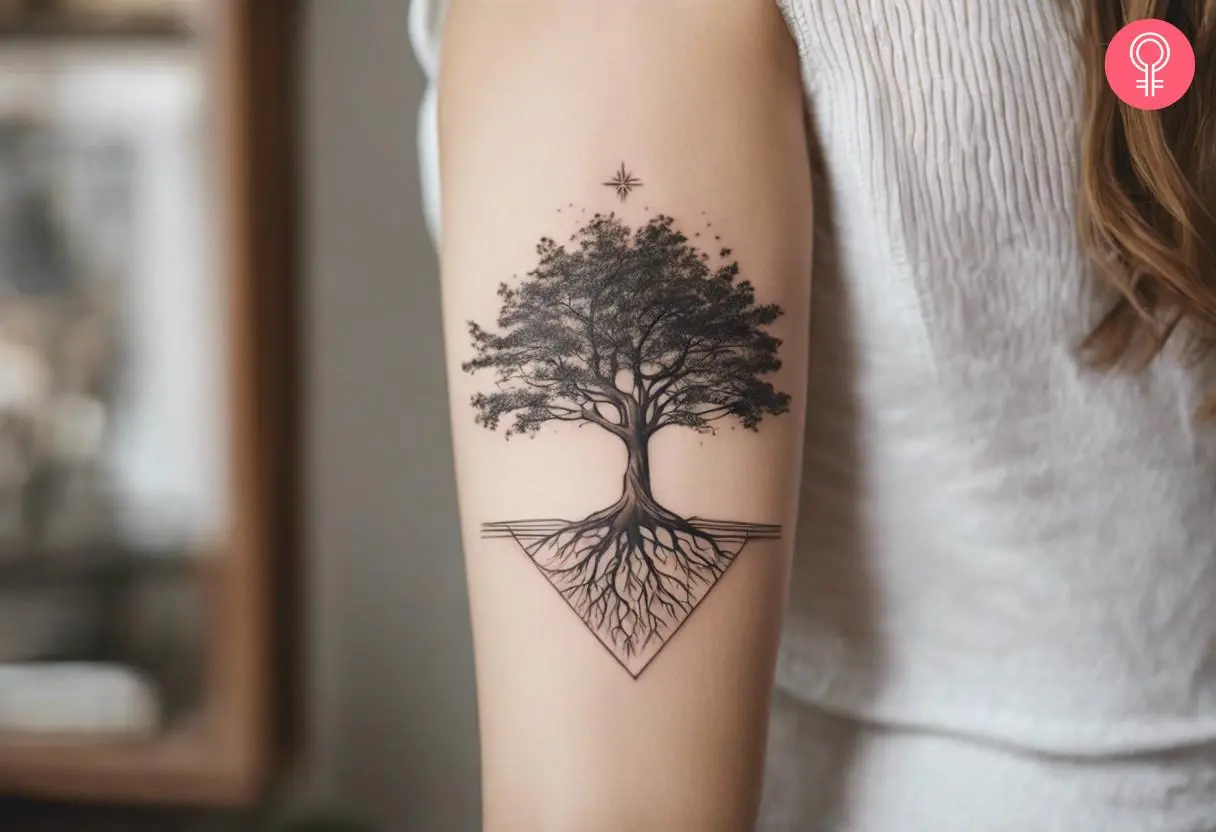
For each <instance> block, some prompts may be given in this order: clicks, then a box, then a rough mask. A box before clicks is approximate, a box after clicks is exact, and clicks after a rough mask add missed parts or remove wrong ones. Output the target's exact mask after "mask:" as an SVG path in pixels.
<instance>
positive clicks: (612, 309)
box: [440, 0, 810, 832]
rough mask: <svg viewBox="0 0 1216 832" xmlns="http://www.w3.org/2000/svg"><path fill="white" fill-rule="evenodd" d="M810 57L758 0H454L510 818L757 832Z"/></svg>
mask: <svg viewBox="0 0 1216 832" xmlns="http://www.w3.org/2000/svg"><path fill="white" fill-rule="evenodd" d="M795 65H796V62H795V60H794V56H793V54H792V47H791V46H790V45H789V44H788V43H787V41H786V37H785V32H784V28H783V25H782V23H781V21H780V18H779V16H778V14H777V13H776V11H775V10H774V9H772V8H771V7H770V6H769V4H768V2H765V0H754V2H753V1H750V0H749V2H744V0H715V2H707V1H706V0H682V2H676V0H671V1H670V2H665V3H654V2H647V0H624V1H623V2H618V3H614V4H591V3H577V4H576V3H569V2H516V3H502V2H488V0H487V2H477V0H464V2H460V1H459V0H458V1H457V2H455V3H454V4H453V9H452V11H451V13H450V17H449V21H448V30H447V37H446V39H445V44H444V67H443V74H442V87H441V100H440V108H441V129H442V151H441V159H442V164H443V182H444V191H443V195H444V216H443V272H444V307H445V319H446V322H445V323H446V330H447V338H448V343H447V348H448V363H449V373H450V379H451V394H452V411H453V426H454V433H455V437H456V447H457V466H458V480H459V485H460V494H461V510H462V523H463V531H464V536H465V541H466V549H467V556H468V568H469V583H470V593H471V602H472V608H473V616H474V629H475V636H476V639H477V665H478V679H479V688H480V690H479V698H480V704H481V720H482V722H481V727H482V738H483V747H484V751H483V758H484V779H485V795H486V818H487V828H489V829H495V830H498V829H501V830H517V829H528V830H540V832H545V830H555V831H560V832H565V830H571V829H578V830H580V832H584V830H586V832H594V830H600V829H603V830H613V832H616V831H617V830H635V829H636V830H686V829H687V830H697V832H702V830H719V829H721V830H736V829H740V830H741V829H746V828H748V827H749V826H750V824H751V823H752V817H753V815H754V812H755V804H756V800H757V797H758V793H759V778H760V769H761V755H762V749H763V743H764V730H765V725H766V714H767V709H768V697H769V691H770V686H771V677H772V666H773V661H774V652H775V646H776V641H777V628H778V624H779V619H780V615H781V609H782V606H783V603H784V593H785V575H786V567H787V562H788V553H789V547H790V543H791V539H792V535H793V518H794V511H793V508H794V501H795V498H796V494H797V491H798V469H799V465H798V460H799V458H800V437H801V432H802V426H803V408H804V403H805V395H804V393H805V391H804V384H805V374H806V362H805V350H806V321H807V309H808V303H809V291H810V287H809V228H810V218H809V214H810V199H809V190H810V189H809V177H808V174H807V169H806V160H805V144H804V135H803V123H802V117H801V104H800V101H801V99H800V95H799V91H798V83H797V74H796V69H794V67H795ZM622 161H623V162H624V171H622V170H621V164H622ZM614 181H615V182H616V184H614V185H606V184H605V183H607V182H614ZM542 238H550V239H551V240H552V242H541V243H540V245H539V246H538V242H539V241H541V239H542ZM499 284H505V286H506V290H505V292H500V291H499V289H498V287H499ZM470 321H471V322H473V323H474V324H475V326H473V327H472V328H470V326H469V322H470ZM487 428H489V429H487ZM512 433H517V434H518V435H513V436H510V439H509V441H507V436H506V435H507V434H512ZM710 590H712V593H711V592H710ZM677 630H678V633H677Z"/></svg>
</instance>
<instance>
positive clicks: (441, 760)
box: [0, 0, 480, 832]
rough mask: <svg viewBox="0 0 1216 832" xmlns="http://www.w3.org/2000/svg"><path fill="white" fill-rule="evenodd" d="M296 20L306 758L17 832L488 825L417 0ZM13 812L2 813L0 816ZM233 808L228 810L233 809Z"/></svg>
mask: <svg viewBox="0 0 1216 832" xmlns="http://www.w3.org/2000/svg"><path fill="white" fill-rule="evenodd" d="M304 6H305V14H304V31H303V32H302V33H301V44H300V46H301V49H300V60H301V66H300V67H299V71H300V80H301V84H300V88H301V90H302V96H303V101H302V102H301V103H302V106H301V108H300V111H301V117H300V118H301V121H300V125H299V131H300V150H301V177H302V182H301V183H300V192H301V193H302V195H303V199H304V203H303V205H302V206H301V211H300V221H301V228H300V234H299V240H300V246H301V251H300V263H301V265H302V272H303V273H302V279H303V281H304V304H303V306H304V309H305V310H306V312H305V314H306V319H305V321H304V322H303V323H304V334H305V342H306V354H305V356H304V361H303V367H304V374H305V378H304V388H305V414H304V420H305V424H306V439H305V444H306V448H305V453H306V457H307V459H306V472H307V473H306V483H305V488H304V493H305V505H304V507H303V511H302V515H303V517H304V523H305V529H304V542H305V549H306V551H305V553H304V554H305V557H306V560H307V562H306V570H307V574H306V578H307V585H306V596H307V597H306V599H305V600H306V608H307V622H306V623H307V632H306V633H304V634H303V636H304V637H305V638H306V639H307V644H306V647H305V651H304V652H305V653H306V655H307V666H306V669H305V682H304V683H305V685H306V688H307V689H306V690H303V691H301V695H302V696H303V697H304V698H305V702H306V705H305V711H306V714H307V723H308V736H307V737H305V740H306V742H305V747H304V752H305V753H304V754H303V755H302V757H301V758H300V759H299V760H298V761H297V762H296V764H295V765H294V766H293V768H292V770H291V771H290V772H289V773H288V776H287V777H286V779H285V782H284V784H283V789H282V790H281V792H280V793H278V794H276V795H275V798H276V799H275V801H274V803H275V804H276V806H275V807H273V809H272V810H268V811H267V812H265V813H259V814H260V815H263V817H262V818H260V819H258V820H256V821H255V822H254V823H253V824H252V825H251V824H249V823H247V822H246V821H245V819H234V818H232V817H231V816H228V815H225V814H214V813H194V812H180V811H170V812H159V811H158V812H144V811H139V812H135V811H122V810H101V809H95V808H94V809H88V808H54V807H41V806H39V807H29V806H24V805H22V806H20V807H17V808H14V807H13V806H3V805H0V809H2V810H4V811H3V812H0V821H3V818H4V817H9V818H12V817H16V816H17V815H14V814H12V813H11V812H10V810H11V811H19V813H20V817H22V818H23V820H21V821H19V822H18V824H19V825H18V827H10V826H6V825H5V823H4V822H0V828H2V829H4V830H6V832H7V830H8V829H10V828H12V829H13V832H43V830H48V831H49V830H53V831H54V832H60V830H71V831H72V832H145V830H146V831H147V832H153V830H155V832H195V830H199V832H201V831H202V830H206V832H219V830H224V832H228V830H233V829H240V830H242V832H243V830H245V829H257V830H261V829H263V828H270V826H269V825H268V816H270V815H275V814H279V811H278V810H279V809H280V808H283V807H280V806H278V805H277V804H280V803H282V804H284V806H285V808H286V810H287V812H286V814H289V815H297V814H298V815H305V814H308V813H310V812H311V811H313V810H314V809H325V810H332V812H333V813H334V814H335V815H338V816H346V815H349V816H351V817H357V818H363V819H366V820H367V821H369V822H371V823H372V827H371V828H372V829H373V830H375V831H376V832H414V831H415V830H417V831H418V832H474V830H477V829H478V828H479V827H480V820H479V818H480V807H479V803H478V791H479V781H478V762H477V725H476V712H475V699H474V680H473V664H472V651H471V641H470V632H469V623H468V608H467V602H466V598H465V588H464V576H463V565H462V562H461V554H460V546H459V537H458V531H457V514H456V501H455V484H454V481H453V474H452V460H451V450H450V438H449V429H448V423H447V408H446V398H445V397H446V390H445V385H444V379H443V370H442V353H441V331H440V314H439V313H440V308H439V283H438V276H437V266H436V260H435V255H434V252H433V249H432V245H431V241H430V239H429V237H428V236H427V233H426V230H425V227H424V221H423V217H422V213H421V210H420V197H419V190H418V188H419V185H418V173H417V162H416V137H415V134H416V110H417V106H418V103H419V99H420V97H421V95H422V91H423V84H424V80H423V76H422V73H421V71H420V70H419V68H418V66H417V64H416V63H415V62H414V59H413V56H412V54H411V51H410V44H409V40H408V32H407V25H406V24H407V14H408V2H407V0H306V2H305V3H304ZM6 813H7V814H6ZM234 820H236V821H237V822H236V823H234Z"/></svg>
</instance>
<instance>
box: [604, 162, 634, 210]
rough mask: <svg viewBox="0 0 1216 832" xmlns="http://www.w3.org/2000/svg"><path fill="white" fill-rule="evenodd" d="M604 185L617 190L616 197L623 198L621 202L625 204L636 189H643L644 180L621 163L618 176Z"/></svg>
mask: <svg viewBox="0 0 1216 832" xmlns="http://www.w3.org/2000/svg"><path fill="white" fill-rule="evenodd" d="M604 185H605V186H606V187H609V188H615V189H616V195H617V196H618V197H620V198H621V202H624V201H625V200H626V199H627V198H628V197H629V194H630V192H632V191H633V189H634V188H640V187H642V180H641V179H638V178H637V177H636V176H634V175H633V174H632V173H630V172H629V171H627V170H625V163H624V162H621V169H620V170H619V171H617V172H616V176H614V177H612V178H611V179H609V180H608V181H607V182H605V183H604Z"/></svg>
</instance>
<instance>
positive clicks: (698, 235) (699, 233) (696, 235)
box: [692, 231, 701, 237]
mask: <svg viewBox="0 0 1216 832" xmlns="http://www.w3.org/2000/svg"><path fill="white" fill-rule="evenodd" d="M692 236H694V237H700V236H701V232H700V231H698V232H697V233H696V234H693V235H692Z"/></svg>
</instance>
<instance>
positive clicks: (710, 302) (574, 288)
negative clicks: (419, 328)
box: [464, 214, 789, 442]
mask: <svg viewBox="0 0 1216 832" xmlns="http://www.w3.org/2000/svg"><path fill="white" fill-rule="evenodd" d="M537 255H538V256H539V262H538V265H537V266H536V268H535V269H533V270H532V271H530V272H528V273H527V274H526V275H525V277H524V278H523V279H522V280H519V281H518V282H516V283H515V285H509V284H506V283H504V284H502V285H501V287H500V288H499V290H498V296H499V298H500V299H501V302H502V306H501V311H500V313H499V315H498V320H497V331H490V330H487V329H485V328H483V327H482V326H480V325H479V324H477V323H476V322H470V323H469V334H470V336H471V338H472V342H473V347H474V350H475V356H474V358H473V359H472V360H470V361H468V362H467V363H465V364H464V370H465V371H466V372H476V371H479V370H493V371H494V372H495V376H496V385H495V388H496V389H494V390H493V391H492V392H483V393H477V394H475V395H474V396H473V398H472V404H473V407H474V408H475V410H476V411H477V421H478V423H479V424H482V425H484V426H485V427H487V428H490V429H491V430H493V429H496V428H498V427H499V425H500V424H503V423H504V421H505V422H506V433H507V435H508V436H510V435H514V434H535V433H536V432H537V431H538V430H540V429H541V427H542V426H544V425H546V424H548V423H550V422H590V423H593V424H596V425H598V426H599V427H601V428H603V429H605V430H607V431H609V432H611V433H613V434H615V435H617V436H618V437H620V438H621V439H623V440H625V441H626V442H637V441H639V440H640V441H643V442H644V441H645V440H648V439H649V438H650V436H652V435H653V434H655V433H656V432H658V431H660V430H662V429H663V428H665V427H669V426H680V427H686V428H691V429H693V430H696V431H699V432H707V431H712V430H713V428H714V425H715V423H717V422H719V421H720V420H723V419H728V418H730V419H734V420H737V422H738V423H739V424H741V425H742V426H743V427H745V428H748V429H750V430H755V429H756V426H757V425H758V424H759V423H760V421H761V419H762V418H763V417H764V416H765V415H770V414H771V415H776V414H780V413H783V412H785V411H786V410H788V407H789V396H788V395H786V394H785V393H781V392H779V391H777V390H776V389H775V388H774V387H773V385H772V384H771V383H769V382H768V381H766V380H765V378H764V377H765V376H767V375H769V374H771V373H773V372H775V371H777V370H778V369H779V368H780V367H781V361H780V359H779V358H778V355H777V351H778V347H779V346H780V341H779V340H778V339H777V338H775V337H774V336H772V335H771V334H769V333H768V332H767V331H766V327H767V326H768V325H769V324H771V323H772V322H773V321H775V320H776V319H777V318H778V317H779V316H780V315H781V309H780V308H779V307H778V306H777V305H775V304H766V305H757V304H756V301H755V292H754V290H753V288H752V285H751V284H750V283H749V282H748V281H747V280H743V279H740V277H739V266H738V264H737V263H736V262H733V261H729V262H728V260H727V258H729V255H730V251H729V250H728V249H722V250H721V252H720V257H719V258H718V259H717V261H716V264H715V263H711V260H710V258H709V255H707V254H705V253H703V252H701V251H699V250H698V249H697V248H696V247H695V246H694V245H692V244H691V243H690V241H689V240H688V238H687V237H686V236H685V235H684V234H682V233H680V232H679V231H678V230H677V229H676V228H675V225H674V222H673V220H672V219H671V218H670V217H667V216H658V217H655V218H654V219H652V220H651V221H650V222H648V223H646V224H645V225H643V226H641V227H639V228H638V229H637V230H636V231H632V230H631V229H630V228H629V227H627V226H626V225H625V224H624V223H623V222H622V221H621V220H620V219H618V218H617V217H616V216H615V215H612V214H608V215H602V214H597V215H595V216H594V217H593V218H592V219H591V221H590V222H589V223H588V224H587V225H586V226H585V227H584V228H582V229H581V230H580V231H579V232H578V233H577V234H575V235H574V237H573V238H572V241H571V245H570V246H568V247H567V246H564V245H559V244H558V243H556V242H555V241H553V240H552V239H549V238H544V239H542V240H541V241H540V243H539V244H538V245H537Z"/></svg>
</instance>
